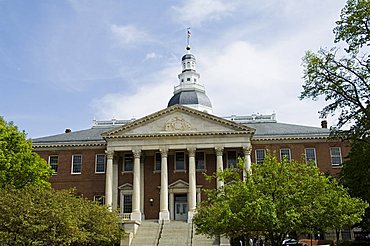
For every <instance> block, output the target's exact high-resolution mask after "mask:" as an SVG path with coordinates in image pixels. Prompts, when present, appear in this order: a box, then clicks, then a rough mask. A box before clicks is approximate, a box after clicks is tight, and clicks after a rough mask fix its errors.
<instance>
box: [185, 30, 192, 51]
mask: <svg viewBox="0 0 370 246" xmlns="http://www.w3.org/2000/svg"><path fill="white" fill-rule="evenodd" d="M186 30H187V33H188V47H190V37H191V32H190V27H188V28H186Z"/></svg>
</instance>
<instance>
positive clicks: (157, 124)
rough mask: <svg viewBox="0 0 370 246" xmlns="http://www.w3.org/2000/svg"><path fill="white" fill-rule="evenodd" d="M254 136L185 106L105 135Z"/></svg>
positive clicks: (226, 122)
mask: <svg viewBox="0 0 370 246" xmlns="http://www.w3.org/2000/svg"><path fill="white" fill-rule="evenodd" d="M227 132H229V133H232V132H234V133H236V132H243V133H251V134H253V132H254V129H253V128H250V127H248V126H243V125H240V124H237V123H234V122H232V121H228V120H225V119H222V118H219V117H216V116H214V115H210V114H208V113H203V112H200V111H197V110H194V109H190V108H187V107H184V106H181V105H175V106H173V107H170V108H167V109H164V110H161V111H158V112H156V113H154V114H151V115H148V116H146V117H144V118H141V119H138V120H136V121H134V122H132V123H129V124H127V125H124V126H122V127H119V128H116V129H114V130H112V131H109V132H106V133H105V134H103V137H106V138H110V137H120V136H138V135H151V136H153V135H163V134H164V135H166V134H186V133H189V134H197V133H207V134H211V133H227Z"/></svg>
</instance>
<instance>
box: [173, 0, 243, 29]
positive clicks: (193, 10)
mask: <svg viewBox="0 0 370 246" xmlns="http://www.w3.org/2000/svg"><path fill="white" fill-rule="evenodd" d="M237 2H239V1H227V0H190V1H184V3H183V5H181V6H172V8H173V9H174V16H173V17H174V19H175V20H178V21H179V22H185V24H186V25H191V26H200V25H201V24H202V22H205V21H212V20H218V19H221V18H222V17H224V16H225V15H229V14H230V13H231V12H233V11H234V10H235V8H236V7H237Z"/></svg>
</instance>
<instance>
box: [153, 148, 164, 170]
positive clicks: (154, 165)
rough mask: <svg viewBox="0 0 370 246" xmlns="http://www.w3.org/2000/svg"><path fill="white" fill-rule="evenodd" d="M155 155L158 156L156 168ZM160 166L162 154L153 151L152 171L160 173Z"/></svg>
mask: <svg viewBox="0 0 370 246" xmlns="http://www.w3.org/2000/svg"><path fill="white" fill-rule="evenodd" d="M157 156H159V169H157ZM161 168H162V155H161V153H160V152H155V153H154V163H153V172H155V173H160V172H161Z"/></svg>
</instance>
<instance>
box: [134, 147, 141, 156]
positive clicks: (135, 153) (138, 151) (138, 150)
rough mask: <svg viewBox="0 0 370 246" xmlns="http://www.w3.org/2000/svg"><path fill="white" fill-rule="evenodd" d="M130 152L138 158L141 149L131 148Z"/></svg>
mask: <svg viewBox="0 0 370 246" xmlns="http://www.w3.org/2000/svg"><path fill="white" fill-rule="evenodd" d="M132 153H133V154H134V158H140V155H141V149H139V148H135V149H132Z"/></svg>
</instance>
